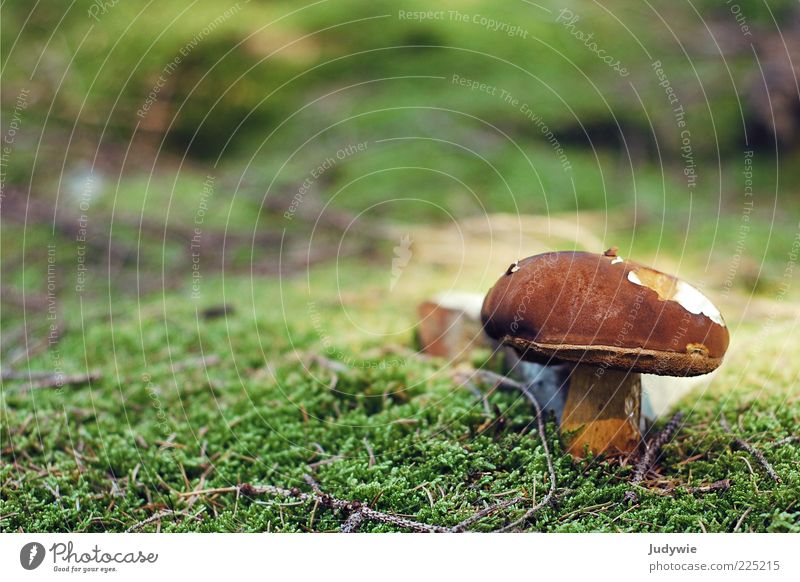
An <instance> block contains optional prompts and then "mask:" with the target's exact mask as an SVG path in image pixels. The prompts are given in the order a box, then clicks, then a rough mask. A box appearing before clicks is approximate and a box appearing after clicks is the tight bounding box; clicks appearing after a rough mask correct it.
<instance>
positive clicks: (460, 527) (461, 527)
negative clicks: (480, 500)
mask: <svg viewBox="0 0 800 582" xmlns="http://www.w3.org/2000/svg"><path fill="white" fill-rule="evenodd" d="M523 501H525V498H524V497H514V498H512V499H507V500H506V501H501V502H500V503H495V504H494V505H490V506H488V507H484V508H483V509H481V510H480V511H478V512H477V513H475V514H474V515H471V516H470V517H468V518H467V519H465V520H463V521H461V522H459V523H458V524H456V525H455V526H453V531H454V532H460V531H465V530H466V529H467V528H468V527H469V526H471V525H472V524H473V523H477V522H478V521H480V520H481V519H483V518H484V517H488V516H490V515H492V514H493V513H495V512H497V511H500V510H501V509H505V508H506V507H511V506H512V505H517V504H518V503H522V502H523Z"/></svg>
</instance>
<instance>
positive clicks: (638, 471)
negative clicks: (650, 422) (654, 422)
mask: <svg viewBox="0 0 800 582" xmlns="http://www.w3.org/2000/svg"><path fill="white" fill-rule="evenodd" d="M681 420H683V413H682V412H676V413H675V416H673V417H672V419H671V420H670V421H669V422H668V423H667V426H665V427H664V430H662V431H661V432H660V433H659V434H657V435H656V436H655V437H653V438H652V439H650V441H649V442H648V443H647V447H646V448H645V452H644V455H642V458H641V459H640V460H639V462H638V463H636V467H635V468H634V470H633V478H632V479H631V485H632V486H633V487H636V486H637V485H639V484H640V483H641V482H642V481H644V478H645V476H646V475H647V473H648V472H649V471H650V469H652V467H653V465H654V464H655V462H656V460H658V456H659V455H660V454H661V449H662V448H663V447H664V445H665V444H667V443H668V442H669V441H670V440H671V439H672V437H673V436H674V434H675V433H676V432H677V431H678V428H680V423H681ZM625 500H626V501H629V502H631V503H636V502H637V501H638V500H639V496H638V495H637V494H636V492H635V491H626V492H625Z"/></svg>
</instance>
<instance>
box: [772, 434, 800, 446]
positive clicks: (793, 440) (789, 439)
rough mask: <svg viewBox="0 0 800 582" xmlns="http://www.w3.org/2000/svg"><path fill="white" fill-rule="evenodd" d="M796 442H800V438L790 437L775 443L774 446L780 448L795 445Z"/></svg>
mask: <svg viewBox="0 0 800 582" xmlns="http://www.w3.org/2000/svg"><path fill="white" fill-rule="evenodd" d="M795 442H800V436H788V437H785V438H782V439H781V440H779V441H775V442H774V443H772V444H773V445H774V446H776V447H780V446H782V445H788V444H789V443H795Z"/></svg>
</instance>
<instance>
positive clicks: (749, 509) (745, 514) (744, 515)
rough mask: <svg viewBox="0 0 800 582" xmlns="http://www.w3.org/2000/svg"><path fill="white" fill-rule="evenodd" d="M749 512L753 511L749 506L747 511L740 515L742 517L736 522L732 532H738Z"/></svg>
mask: <svg viewBox="0 0 800 582" xmlns="http://www.w3.org/2000/svg"><path fill="white" fill-rule="evenodd" d="M751 511H753V507H752V506H750V507H748V508H747V509H745V511H744V513H743V514H742V516H741V517H740V518H739V519H738V520H737V521H736V525H735V526H733V531H734V532H737V531H739V528H740V527H742V523H744V520H745V519H747V516H748V515H750V512H751Z"/></svg>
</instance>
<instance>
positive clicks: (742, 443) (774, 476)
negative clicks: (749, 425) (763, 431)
mask: <svg viewBox="0 0 800 582" xmlns="http://www.w3.org/2000/svg"><path fill="white" fill-rule="evenodd" d="M719 424H720V426H722V428H723V429H724V430H725V432H727V433H728V434H729V435H731V436H732V437H733V442H734V443H736V445H737V446H738V447H739V448H741V449H744V450H745V451H747V452H748V453H750V454H751V455H752V456H753V457H755V459H756V461H758V462H759V464H760V465H761V466H762V467H764V470H765V471H766V472H767V475H769V476H770V477H772V480H773V481H775V482H776V483H780V482H781V478H780V475H778V473H776V472H775V469H774V468H773V466H772V465H771V464H770V462H769V461H767V458H766V457H765V456H764V453H762V452H761V451H759V450H758V449H757V448H755V447H754V446H753V445H751V444H750V443H748V442H747V441H746V440H744V439H741V438H739V437H738V436H736V434H735V433H734V432H733V429H732V428H731V425H730V424H728V420H727V419H726V418H725V417H724V416H720V419H719Z"/></svg>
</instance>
